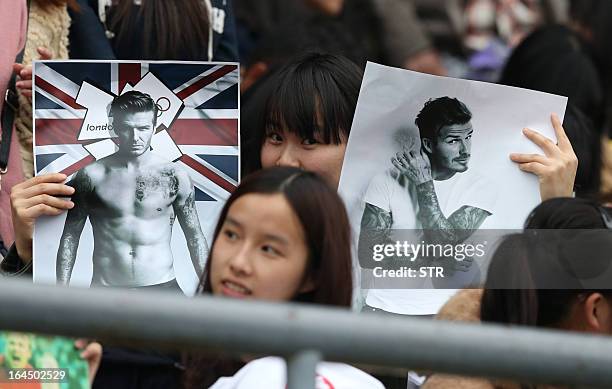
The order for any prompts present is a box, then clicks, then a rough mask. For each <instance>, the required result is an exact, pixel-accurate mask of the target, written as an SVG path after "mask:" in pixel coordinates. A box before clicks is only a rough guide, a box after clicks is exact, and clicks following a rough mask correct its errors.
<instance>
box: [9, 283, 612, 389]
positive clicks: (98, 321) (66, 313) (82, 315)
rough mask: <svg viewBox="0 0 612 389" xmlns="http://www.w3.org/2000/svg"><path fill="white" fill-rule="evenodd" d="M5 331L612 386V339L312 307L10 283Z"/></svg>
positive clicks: (150, 345) (557, 382) (527, 379)
mask: <svg viewBox="0 0 612 389" xmlns="http://www.w3.org/2000/svg"><path fill="white" fill-rule="evenodd" d="M0 328H2V329H5V330H22V331H31V332H42V333H49V334H58V335H68V336H75V337H77V336H80V337H93V338H96V339H100V340H101V341H113V340H114V341H136V342H139V343H144V344H146V345H147V346H148V347H152V346H160V347H161V346H167V347H173V348H176V349H194V348H200V349H208V350H221V351H223V352H226V353H233V354H236V353H249V354H259V355H278V356H284V357H288V356H291V355H293V354H295V353H296V352H298V351H300V350H318V351H319V352H320V353H321V355H322V356H323V358H324V359H326V360H330V361H343V362H348V363H359V364H364V365H376V366H387V367H398V368H411V369H427V370H433V371H439V372H446V373H458V374H463V375H469V376H488V377H499V378H509V379H518V380H521V381H526V382H534V383H550V384H566V385H590V386H593V387H612V369H611V368H610V366H612V340H611V339H609V338H607V337H602V336H589V335H579V334H573V333H567V332H566V333H562V332H556V331H545V330H535V329H525V328H506V327H502V326H492V325H474V324H459V323H448V322H439V321H433V320H423V319H411V318H408V317H407V318H395V317H387V316H378V315H375V314H367V315H366V314H361V315H358V314H354V313H350V312H346V311H342V310H336V309H326V308H319V307H309V306H303V305H300V306H298V305H288V304H267V303H263V302H244V301H235V300H231V299H226V300H221V299H218V298H212V297H198V298H185V297H179V296H174V295H171V294H168V293H166V294H164V293H153V292H151V293H146V292H127V291H123V290H113V289H76V288H71V289H68V288H55V287H50V286H40V285H31V284H29V283H24V282H17V281H14V280H6V279H2V280H0Z"/></svg>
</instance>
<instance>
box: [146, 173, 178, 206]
mask: <svg viewBox="0 0 612 389" xmlns="http://www.w3.org/2000/svg"><path fill="white" fill-rule="evenodd" d="M178 186H179V182H178V178H177V177H176V173H175V172H174V171H171V170H165V171H162V172H154V173H149V174H141V175H139V176H138V177H136V199H137V200H138V201H141V202H142V201H144V200H145V199H146V198H147V197H148V196H149V195H154V194H155V195H159V194H162V196H163V197H164V198H165V199H172V198H174V197H175V196H176V195H177V193H178Z"/></svg>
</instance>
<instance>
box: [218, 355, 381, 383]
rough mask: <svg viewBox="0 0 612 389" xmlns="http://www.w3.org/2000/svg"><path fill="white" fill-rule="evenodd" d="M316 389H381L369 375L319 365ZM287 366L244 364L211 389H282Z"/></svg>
mask: <svg viewBox="0 0 612 389" xmlns="http://www.w3.org/2000/svg"><path fill="white" fill-rule="evenodd" d="M316 373H317V376H316V386H315V387H316V389H384V388H385V387H384V386H383V384H382V383H381V382H380V381H378V380H377V379H376V378H374V377H372V376H371V375H369V374H367V373H365V372H363V371H361V370H359V369H357V368H354V367H352V366H350V365H346V364H344V363H331V362H321V363H319V364H318V365H317V369H316ZM286 387H287V365H286V363H285V360H284V359H282V358H278V357H266V358H261V359H256V360H254V361H251V362H249V363H247V364H246V365H245V366H244V367H243V368H242V369H240V370H239V371H238V372H237V373H236V374H235V375H234V376H233V377H221V378H219V379H218V380H217V382H215V383H214V384H213V385H212V386H211V387H210V388H211V389H260V388H264V389H285V388H286Z"/></svg>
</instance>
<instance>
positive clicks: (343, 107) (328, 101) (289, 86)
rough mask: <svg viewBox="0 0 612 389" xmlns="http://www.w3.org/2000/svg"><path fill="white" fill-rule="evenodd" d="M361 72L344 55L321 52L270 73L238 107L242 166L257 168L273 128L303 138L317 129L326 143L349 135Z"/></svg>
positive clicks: (301, 58) (308, 55) (334, 141)
mask: <svg viewBox="0 0 612 389" xmlns="http://www.w3.org/2000/svg"><path fill="white" fill-rule="evenodd" d="M361 77H362V72H361V70H360V68H359V67H358V66H357V65H355V64H354V63H353V62H351V61H350V60H348V59H347V58H345V57H342V56H338V55H333V54H322V53H308V54H306V55H303V56H300V57H298V58H297V59H295V60H293V61H291V62H290V63H289V64H287V65H286V66H284V67H283V68H282V69H280V70H279V71H278V72H277V73H275V74H274V75H272V76H271V77H270V79H269V80H268V82H267V83H266V85H264V86H262V87H261V88H260V90H259V91H258V92H257V93H256V95H254V96H253V97H252V98H251V99H250V101H249V104H248V105H247V106H246V107H245V109H244V110H243V112H244V115H243V116H242V123H244V125H245V128H244V129H243V131H242V134H243V135H244V137H245V138H244V139H242V142H241V144H242V146H243V147H242V149H241V151H243V152H244V154H245V158H244V161H245V165H244V166H243V167H244V171H246V172H251V171H255V170H257V169H260V168H261V159H260V156H261V146H262V145H263V143H264V142H265V139H266V133H267V131H269V130H271V129H273V128H281V127H282V128H284V129H286V130H287V131H291V132H293V133H295V134H296V135H298V136H300V137H302V138H314V137H315V135H320V136H321V138H322V140H323V142H325V143H328V144H329V143H333V144H340V143H341V142H342V139H343V138H344V137H346V138H348V135H349V132H350V130H351V125H352V121H353V116H354V114H355V108H356V106H357V97H358V96H359V88H360V85H361ZM317 118H319V119H320V120H317ZM319 121H320V123H319Z"/></svg>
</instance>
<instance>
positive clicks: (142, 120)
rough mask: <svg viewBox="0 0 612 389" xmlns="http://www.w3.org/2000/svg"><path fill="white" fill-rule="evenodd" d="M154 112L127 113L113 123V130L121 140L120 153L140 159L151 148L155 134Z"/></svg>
mask: <svg viewBox="0 0 612 389" xmlns="http://www.w3.org/2000/svg"><path fill="white" fill-rule="evenodd" d="M154 119H155V113H154V112H153V111H146V112H135V113H127V114H125V115H123V116H121V117H118V118H117V120H115V121H113V129H114V130H115V133H116V134H117V138H118V140H119V152H121V153H122V154H124V155H129V156H133V157H138V156H140V155H142V154H144V153H145V151H147V150H148V149H149V147H150V146H151V139H152V138H153V134H154V133H155V126H154V124H153V123H154Z"/></svg>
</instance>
